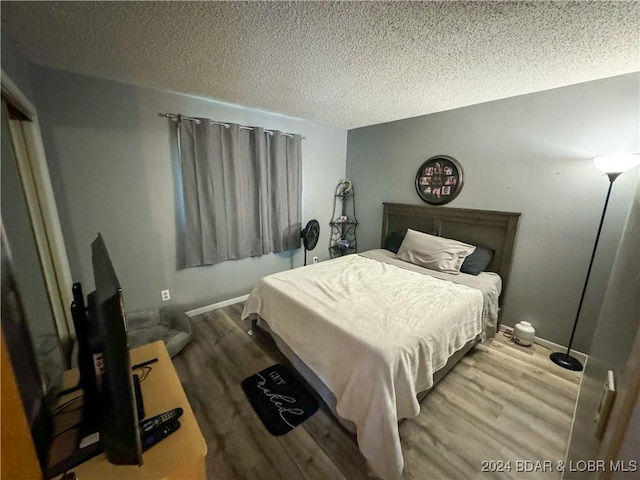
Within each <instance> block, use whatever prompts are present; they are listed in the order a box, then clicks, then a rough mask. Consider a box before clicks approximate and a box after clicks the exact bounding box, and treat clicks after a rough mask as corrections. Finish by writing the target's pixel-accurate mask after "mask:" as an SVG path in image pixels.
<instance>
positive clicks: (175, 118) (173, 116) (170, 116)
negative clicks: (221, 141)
mask: <svg viewBox="0 0 640 480" xmlns="http://www.w3.org/2000/svg"><path fill="white" fill-rule="evenodd" d="M158 115H159V116H161V117H166V118H168V119H170V120H173V121H176V122H177V121H178V120H179V119H182V120H190V121H192V122H195V123H196V124H198V123H200V122H201V121H202V120H203V119H200V118H194V117H187V116H186V115H177V114H175V113H159V114H158ZM204 120H207V121H208V122H209V125H221V126H223V127H224V128H229V124H228V123H224V122H216V121H215V120H211V119H208V118H205V119H204ZM240 130H253V127H247V126H246V125H240ZM264 133H266V134H268V135H273V130H267V129H265V130H264ZM282 135H283V136H285V137H291V138H293V134H292V133H283V134H282ZM301 138H302V140H304V139H305V138H307V137H301Z"/></svg>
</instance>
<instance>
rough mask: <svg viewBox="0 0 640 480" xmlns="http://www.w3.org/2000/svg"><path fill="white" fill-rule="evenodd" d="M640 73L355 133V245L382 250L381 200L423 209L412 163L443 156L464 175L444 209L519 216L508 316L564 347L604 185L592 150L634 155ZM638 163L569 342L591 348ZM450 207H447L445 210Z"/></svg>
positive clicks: (623, 182)
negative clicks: (454, 160)
mask: <svg viewBox="0 0 640 480" xmlns="http://www.w3.org/2000/svg"><path fill="white" fill-rule="evenodd" d="M639 78H640V76H639V74H637V73H636V74H630V75H623V76H619V77H612V78H609V79H604V80H600V81H595V82H589V83H584V84H578V85H573V86H569V87H565V88H559V89H554V90H548V91H544V92H539V93H535V94H530V95H523V96H519V97H513V98H508V99H504V100H498V101H493V102H488V103H484V104H479V105H473V106H470V107H465V108H460V109H457V110H451V111H446V112H441V113H436V114H432V115H425V116H421V117H415V118H410V119H405V120H400V121H397V122H391V123H386V124H381V125H375V126H371V127H365V128H360V129H355V130H350V131H349V135H348V144H347V176H348V177H349V178H350V179H351V180H352V181H353V182H354V185H355V188H356V208H357V213H358V220H359V221H360V225H359V227H358V243H359V245H360V248H361V250H365V249H368V248H376V247H379V244H380V227H381V221H382V219H381V217H382V202H405V203H412V204H420V203H422V201H421V200H420V199H419V198H418V196H417V194H416V192H415V189H414V178H415V174H416V171H417V169H418V167H419V166H420V165H421V164H422V162H423V161H424V160H426V159H427V158H429V157H431V156H433V155H436V154H447V155H451V156H453V157H455V158H457V159H458V160H459V161H460V162H461V164H462V166H463V168H464V173H465V176H466V178H465V185H464V188H463V190H462V192H461V193H460V195H459V196H458V197H457V198H456V199H455V200H454V201H453V202H451V203H450V204H448V206H450V207H461V208H476V209H489V210H504V211H516V212H521V213H522V217H521V219H520V228H519V232H518V237H517V240H516V249H515V257H514V263H513V268H512V273H511V284H510V286H509V292H508V296H507V298H506V303H505V305H504V310H503V321H504V323H506V324H507V325H514V324H515V323H517V322H518V321H520V320H528V321H530V322H531V323H532V324H533V325H534V326H535V327H536V330H537V334H538V336H540V337H543V338H546V339H548V340H551V341H554V342H557V343H560V344H564V345H566V344H567V343H568V341H569V336H570V333H571V326H572V324H573V320H574V318H575V314H576V309H577V305H578V300H579V297H580V292H581V290H582V285H583V282H584V278H585V275H586V270H587V266H588V263H589V257H590V255H591V249H592V247H593V242H594V239H595V235H596V229H597V226H598V222H599V219H600V214H601V212H602V207H603V203H604V198H605V194H606V190H607V187H608V180H607V178H606V177H604V176H603V175H601V174H600V172H598V171H597V170H596V169H595V167H594V166H593V163H592V161H591V159H592V157H593V156H594V155H597V154H609V153H615V152H625V153H629V152H636V151H638V145H639V138H638V131H639V123H638V121H639V120H638V119H639V94H638V92H639ZM636 176H637V169H636V170H634V171H632V172H629V173H626V174H625V175H623V176H621V177H620V178H619V179H618V180H617V181H616V183H615V188H614V190H613V193H612V196H611V201H610V207H609V210H608V212H607V218H606V223H605V226H604V230H603V234H602V238H601V241H600V247H599V251H598V255H597V260H596V264H595V265H594V270H593V272H592V282H591V283H590V288H589V292H588V297H587V299H586V303H585V306H584V307H583V312H584V315H583V316H582V318H581V320H580V324H579V327H578V331H577V334H576V341H575V345H574V347H575V348H577V349H578V350H581V351H586V350H588V347H589V344H590V340H591V336H592V333H593V329H594V327H595V322H596V319H597V314H598V311H599V308H600V302H601V300H602V295H603V292H604V287H605V284H606V279H607V277H608V275H609V271H610V266H611V264H612V261H613V257H614V254H615V251H616V248H617V245H618V241H619V238H620V232H621V229H622V225H623V221H624V219H625V218H626V214H627V210H628V208H629V204H630V199H631V194H632V191H633V185H634V183H635V177H636ZM443 208H446V207H443Z"/></svg>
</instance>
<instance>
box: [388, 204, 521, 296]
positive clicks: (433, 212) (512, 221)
mask: <svg viewBox="0 0 640 480" xmlns="http://www.w3.org/2000/svg"><path fill="white" fill-rule="evenodd" d="M383 205H384V209H383V216H382V241H381V247H383V248H384V243H385V239H386V238H387V234H389V233H390V232H395V231H404V230H406V229H407V228H411V229H413V230H418V231H420V232H424V233H430V234H432V235H439V236H441V237H445V238H453V239H456V240H460V241H462V242H465V243H469V244H471V245H478V246H482V247H486V248H490V249H492V250H493V251H495V254H494V256H493V259H492V260H491V263H490V264H489V267H488V268H487V271H490V272H496V273H497V274H499V275H500V277H501V278H502V295H501V296H500V304H502V300H503V299H504V296H505V295H504V293H505V291H506V289H507V286H508V284H509V272H510V271H511V261H512V259H513V248H514V244H515V240H516V233H517V231H518V220H519V219H520V214H519V213H513V212H495V211H491V210H472V209H466V208H449V207H432V206H428V205H409V204H405V203H384V204H383Z"/></svg>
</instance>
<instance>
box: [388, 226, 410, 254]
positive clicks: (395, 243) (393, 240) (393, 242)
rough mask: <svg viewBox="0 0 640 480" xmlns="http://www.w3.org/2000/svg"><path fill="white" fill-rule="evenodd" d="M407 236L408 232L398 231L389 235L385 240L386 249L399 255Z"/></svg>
mask: <svg viewBox="0 0 640 480" xmlns="http://www.w3.org/2000/svg"><path fill="white" fill-rule="evenodd" d="M406 234H407V231H406V230H396V231H395V232H391V233H388V234H387V238H385V239H384V248H385V249H386V250H389V251H390V252H393V253H398V250H400V245H402V241H403V240H404V236H405V235H406Z"/></svg>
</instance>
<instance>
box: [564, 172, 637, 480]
mask: <svg viewBox="0 0 640 480" xmlns="http://www.w3.org/2000/svg"><path fill="white" fill-rule="evenodd" d="M637 335H640V182H638V184H637V189H636V194H635V200H634V202H633V206H632V208H631V210H630V212H629V217H628V220H627V223H626V226H625V229H624V233H623V236H622V240H621V242H620V248H619V249H618V253H617V255H616V258H615V263H614V265H613V269H612V271H611V277H610V278H609V283H608V287H607V290H606V293H605V296H604V300H603V302H602V309H601V311H600V316H599V319H598V324H597V327H596V331H595V335H594V336H593V342H592V343H591V348H590V351H589V361H588V362H587V365H586V367H585V371H584V376H583V378H582V383H581V385H580V394H579V396H578V404H577V406H576V412H575V418H574V422H573V429H572V432H571V439H570V443H569V448H568V460H570V461H572V463H573V465H577V464H578V461H579V460H586V459H593V460H596V459H605V458H606V453H607V449H608V447H609V444H610V442H611V436H612V432H613V428H612V427H613V425H615V424H616V422H617V421H618V415H619V414H620V408H621V403H622V402H623V401H624V396H625V395H626V393H627V391H628V389H629V384H630V383H631V377H632V376H633V373H634V372H632V371H631V372H629V371H627V365H629V364H630V363H629V357H630V356H631V355H636V356H637V355H638V352H633V351H632V348H633V342H634V339H635V338H636V336H637ZM608 370H613V372H614V378H615V381H616V385H617V387H616V388H617V396H616V399H615V401H614V404H613V410H612V413H611V417H610V418H609V423H608V428H607V430H605V434H604V438H603V441H602V442H601V441H600V440H598V439H597V438H596V436H595V426H594V423H593V418H594V416H595V413H596V410H597V407H598V403H599V401H600V394H601V393H602V388H603V385H604V381H605V378H606V376H607V371H608ZM625 373H626V376H625ZM637 425H638V424H637V423H636V427H635V428H637ZM632 444H635V452H636V455H637V447H638V437H637V436H636V437H635V438H634V439H633V440H632ZM635 460H636V461H637V460H638V459H637V458H635ZM628 466H629V464H627V467H628ZM576 470H579V469H578V468H576ZM591 476H592V472H580V471H576V472H569V473H568V474H567V475H566V478H572V479H573V478H591ZM625 478H627V477H625ZM628 478H637V472H636V473H635V474H633V475H630V476H629V477H628Z"/></svg>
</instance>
